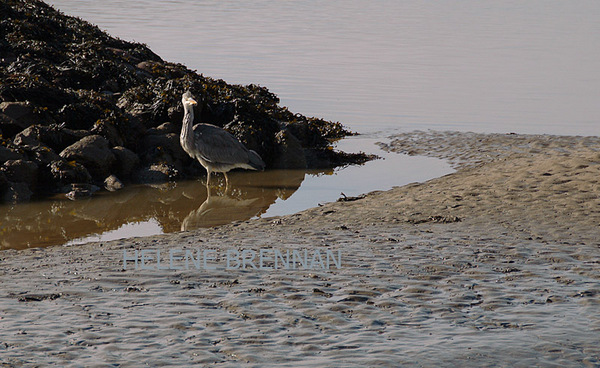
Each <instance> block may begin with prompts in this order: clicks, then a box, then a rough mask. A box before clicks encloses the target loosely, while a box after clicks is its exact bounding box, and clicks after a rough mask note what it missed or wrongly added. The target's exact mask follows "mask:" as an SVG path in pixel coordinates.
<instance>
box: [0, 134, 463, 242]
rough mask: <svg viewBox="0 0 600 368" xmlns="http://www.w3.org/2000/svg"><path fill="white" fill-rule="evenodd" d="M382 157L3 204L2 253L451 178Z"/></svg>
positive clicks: (203, 223) (291, 208)
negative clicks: (215, 182)
mask: <svg viewBox="0 0 600 368" xmlns="http://www.w3.org/2000/svg"><path fill="white" fill-rule="evenodd" d="M378 140H380V138H378V135H376V134H371V135H368V136H366V137H365V136H363V137H352V138H349V139H347V140H344V141H342V142H340V143H339V144H338V145H339V148H340V149H343V150H345V151H356V150H359V149H360V150H363V151H364V150H369V149H370V150H371V151H373V148H372V147H374V146H375V142H377V141H378ZM378 152H379V153H380V156H381V159H378V160H375V161H372V162H370V163H367V164H365V165H363V166H349V167H346V168H343V169H336V170H308V171H305V170H269V171H265V172H252V171H236V172H231V173H230V174H229V179H230V184H231V189H230V190H228V191H226V190H225V188H224V182H223V181H224V180H223V177H222V176H220V177H218V179H219V180H220V186H219V187H216V188H212V189H211V196H210V197H209V195H208V192H207V190H206V187H205V185H204V182H202V181H200V180H191V181H187V182H178V183H167V184H162V185H140V186H132V187H127V188H125V189H123V190H120V191H118V192H115V193H101V194H99V195H96V196H95V197H92V198H89V199H84V200H77V201H70V200H68V199H66V198H65V197H64V196H60V197H57V198H53V199H49V200H44V201H37V202H30V203H24V204H19V205H16V206H10V205H0V234H2V237H1V238H0V249H24V248H29V247H40V246H52V245H60V244H66V245H75V244H80V243H85V242H89V241H109V240H114V239H120V238H127V237H131V236H147V235H156V234H161V233H168V232H175V231H180V230H193V229H197V228H201V227H211V226H217V225H223V224H227V223H231V222H234V221H245V220H248V219H251V218H254V217H270V216H277V215H283V214H289V213H294V212H298V211H301V210H304V209H306V208H310V207H315V206H317V205H319V203H322V202H328V201H334V200H336V199H337V198H340V197H341V196H343V195H342V193H343V194H344V195H346V196H356V195H359V194H361V193H364V192H366V191H369V190H373V189H375V188H380V189H389V188H391V187H393V186H395V185H404V184H408V183H411V182H417V181H424V180H427V179H430V178H431V177H433V176H435V175H440V174H446V173H449V172H451V171H452V170H451V168H450V167H449V165H448V164H447V163H446V162H444V161H442V160H437V159H433V158H428V157H409V156H405V155H397V154H394V153H386V152H382V151H378ZM390 168H392V170H390ZM382 172H387V175H385V176H382V175H381V173H382Z"/></svg>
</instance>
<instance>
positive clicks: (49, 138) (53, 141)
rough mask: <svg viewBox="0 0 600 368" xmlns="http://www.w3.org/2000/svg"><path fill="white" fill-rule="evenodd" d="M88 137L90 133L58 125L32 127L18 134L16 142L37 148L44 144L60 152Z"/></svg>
mask: <svg viewBox="0 0 600 368" xmlns="http://www.w3.org/2000/svg"><path fill="white" fill-rule="evenodd" d="M86 135H89V132H87V131H85V130H72V129H66V128H64V127H62V126H58V125H56V124H52V125H50V126H42V125H32V126H30V127H28V128H27V129H25V130H23V131H22V132H21V133H19V134H17V135H16V137H15V140H14V142H15V144H17V145H21V146H36V145H39V144H40V143H44V144H46V145H47V146H48V147H50V148H52V149H53V150H54V151H56V152H60V151H62V150H63V149H65V148H66V147H68V146H70V145H72V144H73V143H75V142H77V141H79V140H80V139H81V138H83V137H85V136H86Z"/></svg>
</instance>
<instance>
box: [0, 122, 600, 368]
mask: <svg viewBox="0 0 600 368" xmlns="http://www.w3.org/2000/svg"><path fill="white" fill-rule="evenodd" d="M385 146H386V147H387V148H388V149H390V150H394V151H398V152H408V153H411V154H427V155H435V156H437V157H444V158H447V159H450V160H451V162H453V163H454V164H455V165H456V167H457V172H456V173H453V174H450V175H447V176H444V177H441V178H437V179H434V180H431V181H428V182H425V183H416V184H412V185H408V186H404V187H398V188H394V189H392V190H390V191H387V192H373V193H369V194H368V195H367V196H365V197H364V198H360V199H357V200H354V201H345V202H336V203H329V204H326V205H324V206H322V207H318V208H313V209H309V210H306V211H303V212H301V213H298V214H295V215H290V216H284V217H278V218H270V219H260V220H256V221H247V222H239V223H234V224H231V225H226V226H221V227H216V228H211V229H201V230H197V231H193V232H181V233H176V234H170V235H162V236H155V237H150V238H134V239H128V240H119V241H113V242H106V243H90V244H85V245H81V246H74V247H53V248H47V249H30V250H25V251H12V250H9V251H4V252H2V253H0V262H1V264H2V267H1V268H0V284H1V287H2V294H1V296H0V331H2V332H1V344H0V360H1V361H2V362H3V363H5V364H7V365H8V366H21V365H25V366H29V365H36V364H40V365H46V364H50V363H54V364H57V365H61V366H63V365H65V366H69V365H73V366H79V365H80V366H94V365H98V366H100V365H104V363H111V364H115V365H117V364H121V366H137V365H142V364H143V363H147V364H149V365H151V366H159V365H172V366H191V365H193V364H197V363H200V364H204V365H207V366H223V367H226V366H231V367H235V366H240V365H249V366H268V365H278V366H288V367H297V366H399V365H405V366H473V367H481V366H598V365H600V347H599V345H598V336H599V335H600V249H599V246H600V232H599V231H598V225H599V224H600V206H599V205H600V184H599V178H600V151H599V150H600V140H599V139H598V138H583V137H552V136H523V135H479V134H472V133H435V132H427V133H421V132H416V133H409V134H403V135H400V136H397V137H395V138H394V139H393V140H392V141H391V142H390V143H388V144H385ZM398 169H399V170H401V169H402V168H398ZM173 249H175V250H176V252H175V253H174V254H175V257H181V256H183V255H184V254H185V250H191V251H198V250H200V251H204V250H207V249H208V250H211V251H212V253H209V257H208V259H207V266H209V267H203V266H204V264H203V263H202V262H200V261H199V267H195V266H194V265H193V264H191V267H187V268H186V267H185V266H184V263H182V260H181V259H178V258H175V261H174V263H173V266H175V267H179V268H180V269H174V268H175V267H170V266H171V265H170V264H169V261H170V260H169V255H168V254H169V251H170V250H173ZM260 249H265V251H264V252H265V255H266V256H265V259H264V266H266V267H268V266H273V265H274V264H273V258H274V256H275V250H279V251H280V252H281V254H282V255H283V254H285V252H286V251H290V252H291V254H294V250H295V251H296V253H297V254H303V252H304V251H306V252H307V254H308V256H307V257H308V258H309V259H310V260H311V261H312V260H313V259H314V257H315V256H314V255H315V254H316V253H319V254H320V255H321V256H322V257H323V259H325V258H324V257H325V255H326V254H327V251H328V250H331V251H332V253H335V252H337V251H338V250H340V251H341V267H339V268H338V267H337V265H336V264H332V265H330V266H331V267H329V268H328V269H327V268H325V267H319V264H320V263H319V262H318V257H317V262H316V263H312V265H313V266H312V267H309V265H310V264H311V263H310V262H308V261H307V262H306V264H305V265H304V267H303V265H302V263H299V262H297V263H296V266H297V267H295V268H292V267H291V266H290V268H289V269H285V268H277V269H275V268H272V269H260V267H258V266H257V262H259V258H256V257H258V256H259V255H260ZM135 250H138V252H139V253H138V254H139V256H140V257H141V252H142V251H143V250H146V253H147V255H149V256H151V255H152V254H156V253H155V252H156V251H157V250H158V251H161V253H162V255H163V256H164V257H166V258H163V259H162V263H161V268H165V269H157V268H158V267H157V266H158V265H157V264H156V262H155V261H152V260H150V261H148V259H147V261H148V262H146V263H145V265H146V266H147V267H148V268H152V269H141V267H138V268H137V269H136V268H135V265H134V263H133V262H132V261H131V260H130V261H128V263H126V265H127V269H126V270H123V258H124V254H125V255H126V257H130V258H131V257H133V255H134V254H135ZM236 251H237V252H238V254H239V255H241V254H242V252H244V251H248V252H247V253H246V254H247V255H249V254H251V252H254V255H255V258H254V259H253V262H254V266H257V268H258V269H254V268H253V267H252V266H251V265H249V264H248V263H246V264H245V267H242V266H241V263H240V267H237V268H236V267H234V266H235V262H234V261H233V260H232V261H231V264H230V267H229V269H228V268H227V252H232V254H234V253H235V252H236ZM250 251H251V252H250ZM124 252H125V253H124ZM153 252H154V253H153ZM269 252H270V253H269ZM335 254H337V253H335ZM269 257H270V258H269ZM140 262H141V260H140ZM211 267H212V268H211Z"/></svg>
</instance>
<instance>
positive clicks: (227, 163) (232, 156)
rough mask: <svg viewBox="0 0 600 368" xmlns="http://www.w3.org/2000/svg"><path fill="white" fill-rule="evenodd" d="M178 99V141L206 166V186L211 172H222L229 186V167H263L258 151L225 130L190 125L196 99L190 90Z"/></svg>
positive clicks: (253, 168) (250, 168) (210, 125)
mask: <svg viewBox="0 0 600 368" xmlns="http://www.w3.org/2000/svg"><path fill="white" fill-rule="evenodd" d="M181 102H182V103H183V109H184V115H183V126H182V127H181V135H180V136H179V141H180V142H181V147H182V148H183V150H184V151H185V152H186V153H187V154H188V155H190V157H192V158H193V159H196V160H198V162H200V164H201V165H202V166H204V168H205V169H206V171H207V177H206V186H207V187H209V185H210V175H211V173H213V172H222V173H223V174H224V175H225V187H226V188H228V187H229V178H228V177H227V172H228V171H229V170H232V169H237V168H240V169H248V170H264V168H265V163H264V161H263V160H262V158H261V157H260V156H259V155H258V153H256V152H254V151H253V150H249V149H248V148H246V147H245V146H244V145H243V144H242V142H240V141H239V140H238V139H237V138H236V137H234V136H233V135H232V134H231V133H229V132H228V131H226V130H225V129H223V128H220V127H218V126H216V125H212V124H196V125H194V126H193V127H192V124H193V123H194V105H196V104H198V102H196V100H194V97H193V96H192V93H191V92H190V91H187V92H186V93H184V94H183V97H182V98H181ZM200 102H202V101H200ZM200 106H202V104H201V103H200Z"/></svg>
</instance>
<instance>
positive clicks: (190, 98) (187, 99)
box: [181, 91, 198, 106]
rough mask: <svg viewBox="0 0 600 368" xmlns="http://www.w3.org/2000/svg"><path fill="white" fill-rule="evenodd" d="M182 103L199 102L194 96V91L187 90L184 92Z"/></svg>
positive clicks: (184, 104)
mask: <svg viewBox="0 0 600 368" xmlns="http://www.w3.org/2000/svg"><path fill="white" fill-rule="evenodd" d="M181 103H183V106H186V105H196V104H197V103H198V102H196V100H194V96H192V92H190V91H187V92H186V93H184V94H183V97H181Z"/></svg>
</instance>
